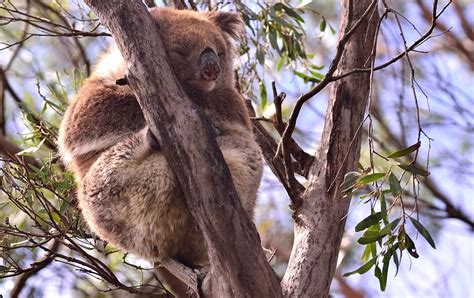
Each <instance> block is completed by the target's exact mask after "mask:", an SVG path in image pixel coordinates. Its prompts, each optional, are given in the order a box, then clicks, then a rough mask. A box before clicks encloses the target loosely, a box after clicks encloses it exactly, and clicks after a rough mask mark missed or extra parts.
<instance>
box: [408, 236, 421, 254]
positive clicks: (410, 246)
mask: <svg viewBox="0 0 474 298" xmlns="http://www.w3.org/2000/svg"><path fill="white" fill-rule="evenodd" d="M405 245H406V248H407V250H408V253H409V254H410V255H411V256H412V257H414V258H418V257H419V255H418V252H417V251H416V247H415V242H413V240H411V238H410V236H408V235H407V234H405Z"/></svg>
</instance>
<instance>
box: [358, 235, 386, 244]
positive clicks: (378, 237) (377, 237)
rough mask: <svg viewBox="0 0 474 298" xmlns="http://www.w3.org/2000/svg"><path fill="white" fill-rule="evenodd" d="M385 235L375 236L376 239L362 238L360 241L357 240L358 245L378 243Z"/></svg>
mask: <svg viewBox="0 0 474 298" xmlns="http://www.w3.org/2000/svg"><path fill="white" fill-rule="evenodd" d="M383 236H384V235H378V236H374V237H365V236H363V237H360V238H359V240H357V243H359V244H363V245H365V244H369V243H374V242H376V241H377V240H379V239H382V238H383Z"/></svg>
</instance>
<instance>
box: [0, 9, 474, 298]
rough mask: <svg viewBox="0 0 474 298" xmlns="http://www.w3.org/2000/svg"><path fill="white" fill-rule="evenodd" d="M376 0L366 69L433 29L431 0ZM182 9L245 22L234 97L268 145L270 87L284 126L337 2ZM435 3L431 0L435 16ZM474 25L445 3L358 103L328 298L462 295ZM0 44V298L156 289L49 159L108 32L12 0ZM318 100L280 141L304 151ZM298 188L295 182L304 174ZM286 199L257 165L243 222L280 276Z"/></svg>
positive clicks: (327, 50) (469, 211)
mask: <svg viewBox="0 0 474 298" xmlns="http://www.w3.org/2000/svg"><path fill="white" fill-rule="evenodd" d="M158 2H159V1H157V4H158V5H171V3H167V2H166V1H165V3H162V2H160V3H158ZM178 2H179V1H178ZM383 2H384V3H385V4H386V5H387V6H386V7H384V5H381V12H382V13H384V11H385V12H386V11H387V9H389V10H390V12H389V13H387V14H386V18H384V20H383V22H382V23H381V26H380V36H379V40H378V45H377V59H376V63H375V64H376V65H380V64H382V63H385V62H386V61H390V60H391V59H392V58H393V57H396V56H397V55H398V54H399V53H403V52H404V51H405V50H406V48H405V47H407V46H409V45H411V44H412V43H414V42H416V41H417V40H419V39H420V36H422V35H423V33H424V32H425V31H426V30H428V29H429V28H430V26H431V18H430V13H431V5H432V3H431V2H430V1H422V0H416V1H415V0H413V1H403V2H400V1H386V2H385V1H383ZM183 3H184V4H185V5H186V6H189V7H190V8H195V9H198V10H208V9H223V10H237V11H239V12H241V13H242V16H243V18H244V21H245V24H246V36H245V38H244V39H243V41H242V43H241V46H240V57H239V59H238V71H237V78H238V83H239V87H240V88H241V91H242V94H244V96H245V97H246V98H248V99H252V101H253V103H254V106H255V109H256V112H257V119H255V121H259V122H261V123H262V124H263V125H264V126H265V128H267V130H268V131H269V132H270V133H271V134H272V136H273V137H274V138H275V139H276V140H278V139H279V138H280V134H281V132H279V130H278V127H275V126H274V125H273V122H274V121H273V119H274V118H275V114H276V109H275V105H274V104H273V101H274V99H275V96H274V87H273V85H272V82H275V89H276V91H277V92H275V93H276V94H279V93H280V92H284V93H285V96H283V98H284V101H283V104H282V116H283V119H288V117H289V114H290V112H291V110H292V108H293V106H294V104H295V102H296V100H297V99H298V98H299V96H300V95H301V94H304V93H307V92H308V91H309V90H310V89H311V88H312V87H314V86H315V85H316V84H317V83H319V82H320V81H321V80H323V79H324V74H325V73H326V72H327V70H328V69H329V67H330V62H331V60H332V59H333V55H334V52H335V46H336V45H335V41H336V34H337V33H336V32H337V30H338V24H337V22H338V21H337V20H338V16H339V12H338V3H337V2H336V1H278V2H277V1H267V2H264V1H258V2H253V1H223V2H218V3H215V2H214V1H210V2H209V1H202V2H198V1H196V3H195V2H192V1H191V2H188V1H184V2H183ZM183 3H182V4H183ZM446 4H447V3H446V2H442V3H439V4H438V5H439V9H438V10H439V11H440V10H441V8H443V7H444V5H446ZM383 9H385V10H383ZM473 17H474V5H473V4H472V3H469V2H467V1H464V2H463V1H456V2H453V3H451V4H450V5H449V6H448V7H447V9H446V11H445V12H444V14H443V15H442V16H441V17H440V19H439V20H438V22H437V27H436V29H435V31H434V33H433V34H432V35H430V37H429V38H427V39H425V40H424V41H423V42H422V44H421V45H420V46H419V47H418V48H417V49H416V51H414V52H412V53H411V55H410V56H409V58H410V59H402V60H399V61H397V62H396V63H393V64H391V65H390V66H389V67H386V68H384V69H382V70H380V71H377V72H376V73H374V75H373V79H372V80H373V82H372V90H371V98H370V108H369V110H368V111H367V117H366V119H365V121H364V123H363V124H361V129H363V131H364V134H365V136H366V137H365V139H366V140H367V143H366V144H363V149H362V158H361V161H360V169H359V171H358V172H351V173H347V174H346V179H345V182H344V183H345V186H346V187H345V189H346V190H347V195H348V196H352V197H353V208H351V212H350V213H349V215H348V222H347V226H346V228H347V231H346V234H345V237H344V239H343V245H342V247H341V250H340V254H339V263H340V265H339V268H338V271H337V273H336V276H335V281H334V282H333V283H332V291H333V294H334V295H340V296H351V297H363V296H365V295H367V296H371V295H378V294H379V291H380V288H382V289H386V294H387V295H390V296H391V295H415V296H418V295H420V296H422V295H429V296H432V295H437V296H446V295H449V296H459V297H464V296H467V295H468V294H470V293H469V282H470V280H472V278H473V277H474V276H473V269H472V268H474V266H472V265H474V263H473V262H474V260H473V257H474V256H473V249H474V247H473V242H472V229H473V227H474V224H473V210H474V206H473V204H472V201H471V198H470V191H472V189H473V180H472V178H471V177H472V174H473V171H474V167H473V153H474V151H473V143H472V140H473V138H472V137H473V132H474V130H473V120H474V114H473V112H472V111H471V109H470V106H471V105H472V104H473V103H474V98H473V91H474V90H473V83H474V82H473V79H472V72H473V70H474V54H473V52H474V34H473V31H472V28H473V24H472V21H471V20H472V19H473ZM401 33H402V34H401ZM0 42H1V45H0V50H1V51H0V53H1V55H0V76H1V78H2V81H1V82H2V84H1V86H0V99H1V104H2V106H1V112H2V113H1V117H2V118H1V129H2V131H1V132H2V136H1V139H0V143H1V145H0V149H1V153H2V156H3V159H2V168H1V181H0V182H1V184H2V187H1V192H0V193H1V195H0V219H1V222H2V224H1V225H0V244H1V250H0V252H1V253H2V256H1V261H0V262H1V263H0V276H1V277H0V293H1V292H4V293H9V292H10V291H12V289H16V288H18V287H21V288H23V292H22V294H26V295H28V294H30V295H34V296H35V297H36V296H46V295H53V293H56V294H58V293H61V295H62V296H63V295H64V296H74V297H89V296H90V297H101V296H104V295H112V296H120V295H123V293H125V292H123V291H131V292H133V291H141V290H144V289H147V290H153V291H155V292H165V291H166V290H164V289H163V284H161V281H160V276H157V274H156V273H155V272H154V271H153V270H152V264H150V263H149V262H146V261H144V260H141V259H138V258H136V257H134V256H132V255H127V254H125V253H123V252H120V251H117V250H116V249H115V248H113V247H111V246H110V245H108V244H106V243H104V242H102V241H101V240H100V239H96V238H95V237H94V235H91V234H90V233H89V232H88V231H87V229H86V228H85V227H84V224H83V222H82V220H81V218H80V216H79V213H78V210H77V208H76V205H75V198H74V186H75V185H74V179H73V177H72V176H71V174H70V173H68V172H66V171H65V170H64V167H63V165H62V164H61V163H60V162H59V160H58V157H57V153H56V152H57V148H56V137H57V129H58V125H59V122H60V119H61V117H62V115H63V113H64V110H65V108H66V107H67V103H68V102H69V101H70V100H71V99H72V97H73V95H74V93H75V92H76V91H77V89H78V88H79V87H80V84H81V82H82V80H83V79H84V78H85V77H87V76H88V75H89V74H90V72H91V68H92V66H91V65H93V62H94V61H95V59H96V57H97V56H98V55H99V54H100V52H102V51H104V50H105V49H106V47H107V44H108V43H110V42H111V37H109V36H108V33H107V32H106V31H105V28H103V27H102V26H101V25H100V24H99V23H98V20H97V18H96V17H95V16H93V15H92V14H91V13H90V12H89V10H88V8H87V7H86V6H85V5H84V4H83V3H82V1H59V0H57V1H45V0H36V1H31V0H25V1H21V0H16V1H3V2H2V3H0ZM326 89H327V88H326ZM327 97H328V91H327V90H323V91H322V92H321V93H319V94H318V95H317V96H316V97H314V98H313V99H311V100H310V101H309V102H308V103H307V104H306V105H305V106H304V108H303V110H302V113H301V114H300V116H299V118H298V122H297V127H296V131H295V134H293V137H294V138H295V140H296V141H297V142H298V144H300V146H301V147H302V148H303V149H304V150H305V151H307V152H309V153H313V152H314V150H315V148H316V145H317V143H318V140H319V138H320V135H321V131H322V123H323V120H324V114H325V109H326V104H327ZM298 180H299V181H300V182H301V183H303V184H304V183H305V182H306V179H305V178H304V177H303V176H301V177H298ZM288 204H289V200H288V197H287V194H286V192H285V189H284V188H282V186H281V184H280V183H279V181H278V180H277V179H276V178H275V177H274V176H273V174H272V173H271V172H270V171H269V170H268V169H267V171H266V173H265V177H264V180H263V182H262V186H261V189H260V195H259V206H258V210H257V219H256V220H257V224H258V229H259V232H260V234H261V237H262V242H263V245H264V246H265V247H267V248H269V249H271V250H273V254H272V260H271V263H272V265H273V267H274V268H275V270H276V272H277V273H279V274H283V273H284V270H285V266H286V263H287V261H288V258H289V254H290V251H291V242H292V229H291V223H292V219H291V211H290V210H289V208H288V207H287V205H288ZM428 231H429V232H428ZM435 246H436V247H437V250H436V251H434V250H433V249H432V248H434V247H435ZM402 250H403V251H402ZM418 257H419V258H418ZM388 264H390V266H389V265H388ZM469 264H470V265H471V266H469ZM361 266H362V267H361ZM43 268H44V269H43ZM38 269H39V270H38ZM41 269H43V270H41ZM354 269H355V270H354ZM369 269H370V271H368V270H369ZM367 271H368V272H369V273H370V274H368V273H367V274H364V275H358V274H356V275H351V276H350V277H348V278H344V277H343V276H342V275H343V274H344V273H347V272H349V273H365V272H367ZM371 275H375V276H376V277H377V278H374V277H372V276H371ZM394 275H397V277H395V278H394V277H393V276H394ZM25 276H26V277H29V276H31V278H24V277H25ZM22 280H23V281H24V282H26V284H21V282H22ZM387 280H388V282H387ZM417 280H423V283H420V282H417ZM117 288H118V289H121V290H119V291H111V290H114V289H117Z"/></svg>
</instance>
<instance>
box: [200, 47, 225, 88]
mask: <svg viewBox="0 0 474 298" xmlns="http://www.w3.org/2000/svg"><path fill="white" fill-rule="evenodd" d="M199 69H200V72H201V79H204V80H207V81H215V80H217V78H219V74H220V73H221V67H220V65H219V57H217V54H216V52H214V51H213V50H212V49H210V48H207V49H205V50H204V51H203V52H202V53H201V57H199Z"/></svg>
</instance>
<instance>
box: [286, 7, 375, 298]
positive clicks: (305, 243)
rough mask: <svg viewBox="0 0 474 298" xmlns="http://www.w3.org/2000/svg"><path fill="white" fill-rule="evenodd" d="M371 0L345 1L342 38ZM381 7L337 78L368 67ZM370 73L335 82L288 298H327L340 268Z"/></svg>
mask: <svg viewBox="0 0 474 298" xmlns="http://www.w3.org/2000/svg"><path fill="white" fill-rule="evenodd" d="M371 2H372V0H341V4H342V7H341V23H340V28H341V30H340V33H339V40H341V38H342V37H343V35H344V33H345V32H347V31H348V30H349V28H351V27H352V25H353V24H354V23H355V22H357V21H358V20H359V18H360V16H362V15H363V13H364V12H365V11H366V10H367V8H368V7H369V6H370V4H371ZM376 7H377V6H375V10H374V12H373V13H369V14H368V16H367V17H366V18H365V19H364V20H363V23H362V24H361V26H360V27H359V28H357V30H356V31H355V32H354V35H353V36H351V37H350V39H349V41H348V42H347V44H346V46H345V49H344V52H343V55H342V58H341V61H340V62H339V64H338V68H337V70H336V75H337V74H338V73H339V74H340V73H345V72H346V71H350V70H352V69H354V68H362V67H364V68H367V67H368V66H369V65H366V64H367V63H369V62H370V61H371V59H370V56H371V52H372V48H373V44H374V39H375V32H376V27H377V23H378V19H379V17H378V13H377V10H376V9H377V8H376ZM369 82H370V74H369V73H361V74H355V75H352V76H350V77H348V78H345V79H342V80H339V81H336V82H335V83H334V85H333V86H332V89H331V94H330V98H329V104H328V109H327V112H326V119H325V125H324V131H323V135H322V139H321V143H320V146H319V148H318V154H317V155H316V160H317V161H316V162H315V163H314V164H313V166H312V168H311V170H310V179H309V186H308V188H307V189H306V191H305V193H304V194H303V204H302V206H301V207H300V208H299V209H298V211H297V213H296V220H295V227H294V232H295V235H294V243H293V249H292V252H291V257H290V262H289V264H288V269H287V271H286V273H285V276H284V277H283V280H282V282H281V285H282V289H283V294H284V295H285V296H288V297H327V296H328V294H329V287H330V285H331V281H332V278H333V276H334V272H335V269H336V263H337V256H338V252H339V247H340V244H341V239H342V235H343V233H344V225H345V221H346V220H345V219H346V215H347V212H348V209H349V204H350V197H346V198H344V197H343V194H342V193H341V189H340V188H339V185H340V184H341V182H342V180H343V176H344V174H345V173H347V172H349V171H353V170H355V169H356V165H357V162H358V160H359V155H360V146H361V130H360V129H358V128H359V126H360V125H361V122H362V121H363V117H364V113H365V111H366V108H367V99H368V96H369Z"/></svg>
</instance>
